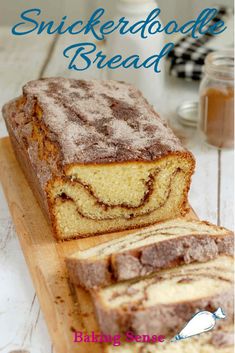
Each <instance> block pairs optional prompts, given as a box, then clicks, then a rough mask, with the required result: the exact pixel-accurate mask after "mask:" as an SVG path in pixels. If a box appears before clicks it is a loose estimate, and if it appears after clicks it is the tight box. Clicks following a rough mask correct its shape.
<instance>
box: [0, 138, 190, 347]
mask: <svg viewBox="0 0 235 353" xmlns="http://www.w3.org/2000/svg"><path fill="white" fill-rule="evenodd" d="M0 165H1V170H0V180H1V182H2V185H3V189H4V193H5V195H6V199H7V201H8V205H9V209H10V212H11V215H12V219H13V222H14V225H15V228H16V232H17V234H18V237H19V240H20V244H21V248H22V250H23V253H24V256H25V260H26V262H27V265H28V268H29V271H30V273H31V277H32V280H33V283H34V286H35V289H36V293H37V296H38V298H39V301H40V305H41V308H42V310H43V313H44V317H45V319H46V322H47V326H48V330H49V333H50V335H51V338H52V341H53V345H54V348H55V351H56V353H76V352H79V353H89V352H94V349H95V353H100V352H102V347H100V346H98V344H96V345H95V347H94V344H93V345H89V344H87V343H79V344H75V343H73V332H74V331H83V332H91V331H96V332H97V331H98V327H97V323H96V320H95V316H94V313H93V307H92V303H91V300H90V296H89V294H88V293H87V292H86V291H84V290H83V289H81V288H77V289H75V288H74V287H73V285H72V284H71V283H70V281H69V278H68V276H67V271H66V267H65V262H64V258H65V256H66V255H69V254H71V253H73V252H75V251H77V250H78V249H87V248H89V247H91V246H94V245H97V244H99V243H101V242H105V241H107V240H109V239H111V238H112V239H114V238H117V237H121V236H123V235H125V234H127V233H132V231H127V232H119V233H112V234H107V235H102V236H96V237H89V238H86V239H78V240H71V241H67V242H60V243H57V242H56V241H55V239H54V237H53V235H52V232H51V229H50V227H49V225H48V224H47V222H46V219H45V218H44V215H43V214H42V212H41V209H40V208H39V205H38V203H37V201H36V199H35V198H34V195H33V193H32V191H31V189H30V188H29V185H28V183H27V181H26V179H25V177H24V175H23V173H22V171H21V169H20V167H19V165H18V162H17V161H16V159H15V155H14V153H13V150H12V147H11V144H10V141H9V138H4V139H1V140H0ZM187 217H191V218H195V214H194V213H193V212H190V214H189V215H188V216H187ZM98 332H99V331H98Z"/></svg>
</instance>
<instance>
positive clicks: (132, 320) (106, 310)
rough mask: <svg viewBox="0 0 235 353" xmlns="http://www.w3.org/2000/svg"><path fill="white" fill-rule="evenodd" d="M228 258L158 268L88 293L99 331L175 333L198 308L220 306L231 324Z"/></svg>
mask: <svg viewBox="0 0 235 353" xmlns="http://www.w3.org/2000/svg"><path fill="white" fill-rule="evenodd" d="M233 265H234V263H233V257H232V256H219V257H218V258H216V259H214V260H211V261H208V262H206V263H194V264H189V265H183V266H179V267H176V268H173V269H168V270H162V271H160V272H157V273H155V274H153V275H151V276H149V277H145V278H142V279H139V280H138V279H137V280H132V281H125V282H122V283H118V284H114V285H111V286H109V287H106V288H102V289H96V290H95V291H94V292H92V296H93V303H94V306H95V309H96V314H97V318H98V322H99V326H100V330H101V332H103V333H105V334H111V335H114V334H116V333H117V332H120V333H124V334H125V333H126V332H127V331H132V332H134V333H135V334H137V335H138V334H139V335H143V334H149V335H154V334H156V332H157V333H161V334H163V335H168V336H169V335H172V336H174V335H175V334H176V333H177V332H178V331H180V330H181V329H182V327H184V325H185V323H186V322H187V321H189V320H190V319H191V317H192V316H193V315H194V314H195V313H196V312H197V311H200V310H209V311H211V312H214V311H215V310H217V309H218V308H219V307H221V308H222V309H223V311H224V312H225V313H226V320H224V323H223V320H221V322H219V323H218V327H219V325H225V326H226V325H229V324H232V323H233V314H234V308H233Z"/></svg>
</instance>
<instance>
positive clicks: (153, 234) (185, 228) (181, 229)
mask: <svg viewBox="0 0 235 353" xmlns="http://www.w3.org/2000/svg"><path fill="white" fill-rule="evenodd" d="M190 235H192V236H205V238H206V236H215V237H220V236H221V237H224V236H226V235H228V236H229V235H230V236H233V232H232V231H230V230H227V229H226V228H223V227H218V226H216V225H213V224H210V223H209V222H206V221H198V220H186V219H183V218H178V219H174V220H168V221H165V222H160V223H158V224H155V225H154V226H151V227H148V228H146V229H142V230H140V231H137V232H135V233H132V234H128V235H126V236H124V237H121V238H118V239H113V240H110V241H107V242H105V243H102V244H99V245H97V246H94V247H92V248H89V249H86V250H83V251H77V252H76V253H74V254H72V255H70V256H69V258H70V259H74V260H75V259H78V260H88V261H90V260H91V259H94V258H96V257H98V258H99V259H101V258H104V257H106V256H109V255H111V254H117V253H122V252H126V251H131V250H134V249H138V248H141V247H144V246H147V245H150V244H156V243H159V242H162V241H166V240H169V239H174V238H179V237H185V236H190Z"/></svg>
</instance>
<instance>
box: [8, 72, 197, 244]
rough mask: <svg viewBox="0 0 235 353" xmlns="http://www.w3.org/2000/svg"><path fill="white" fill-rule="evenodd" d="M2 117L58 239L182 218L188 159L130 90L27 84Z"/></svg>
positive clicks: (116, 85)
mask: <svg viewBox="0 0 235 353" xmlns="http://www.w3.org/2000/svg"><path fill="white" fill-rule="evenodd" d="M3 116H4V118H5V121H6V125H7V128H8V131H9V135H10V137H11V141H12V145H13V147H14V149H15V153H16V156H17V158H18V160H19V162H20V164H21V166H22V168H23V170H24V172H25V174H26V176H27V178H28V180H29V183H30V185H31V187H32V189H33V191H34V193H35V195H36V196H37V198H38V200H39V202H40V204H41V206H42V207H43V209H44V210H45V211H46V214H47V215H48V218H49V220H50V222H51V224H52V227H53V229H54V233H55V235H56V237H57V238H58V239H70V238H76V237H86V236H89V235H94V234H100V233H107V232H113V231H120V230H126V229H134V228H138V227H142V226H147V225H151V224H153V223H156V222H159V221H162V220H165V219H169V218H174V217H177V216H180V215H184V214H185V213H186V212H187V194H188V190H189V186H190V180H191V175H192V173H193V170H194V158H193V156H192V154H191V153H190V152H188V151H187V150H186V149H185V148H184V147H183V146H182V145H181V143H180V141H179V140H178V139H177V137H176V136H175V135H174V134H173V132H172V131H171V130H170V128H169V127H168V126H167V125H166V123H165V122H164V121H163V120H162V119H161V118H160V117H159V116H158V114H157V113H156V112H155V111H154V110H153V108H152V107H151V106H150V105H149V104H148V103H147V101H146V100H145V99H144V98H143V96H142V95H141V93H140V92H139V91H138V90H137V89H135V88H134V87H132V86H130V85H128V84H126V83H123V82H116V81H95V80H94V81H83V80H73V79H64V78H48V79H41V80H36V81H31V82H29V83H27V84H26V85H25V86H24V87H23V95H22V96H21V97H19V98H17V99H15V100H13V101H11V102H9V103H7V104H6V105H5V106H4V107H3Z"/></svg>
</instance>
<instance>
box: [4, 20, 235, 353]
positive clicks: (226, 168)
mask: <svg viewBox="0 0 235 353" xmlns="http://www.w3.org/2000/svg"><path fill="white" fill-rule="evenodd" d="M73 40H74V42H76V41H77V38H76V40H75V39H73ZM66 43H67V45H69V44H72V41H71V38H64V37H60V38H56V37H51V36H47V37H41V36H38V37H37V36H34V35H32V36H31V37H13V36H12V35H11V34H10V29H9V28H2V27H0V106H2V104H3V103H5V102H6V101H8V100H9V99H11V98H13V97H15V96H17V95H19V94H20V92H21V87H22V85H23V84H24V83H25V82H27V81H29V80H32V79H36V78H39V77H45V76H66V77H74V78H80V77H83V78H101V77H102V78H103V77H105V73H104V72H102V71H99V70H96V69H94V68H92V69H90V70H89V71H85V72H83V73H81V74H80V73H79V74H78V73H77V72H72V71H68V70H67V68H66V61H65V59H64V58H63V57H62V51H63V49H64V48H65V47H66V46H67V45H66ZM197 92H198V85H197V84H195V83H187V82H184V81H182V80H177V79H172V78H168V79H167V87H166V90H165V91H164V98H165V105H164V106H162V107H161V110H162V111H163V113H164V114H165V117H166V118H168V119H171V120H174V117H175V110H176V107H177V106H178V105H179V104H180V103H182V102H183V101H185V100H197V99H198V96H197ZM188 134H189V135H190V134H191V136H190V139H189V141H188V143H187V146H188V148H189V149H190V150H191V151H192V152H193V153H194V155H195V157H196V161H197V169H196V173H195V175H194V177H193V183H192V187H191V191H190V203H191V205H192V207H193V208H194V210H195V211H196V213H197V214H198V216H199V217H200V218H201V219H207V220H209V221H211V222H214V223H217V224H221V225H224V226H226V227H229V228H233V178H234V177H233V152H232V151H222V152H219V151H218V150H216V149H211V148H208V147H206V146H203V145H202V144H201V143H200V141H199V140H198V137H197V134H196V133H193V132H188ZM5 135H7V131H6V128H5V125H4V122H3V119H2V117H1V114H0V137H3V136H5ZM0 168H1V166H0ZM20 350H21V351H22V352H25V351H28V352H30V353H51V352H53V346H52V344H51V341H50V338H49V336H48V332H47V328H46V324H45V321H44V319H43V314H42V312H41V310H40V306H39V303H38V300H37V297H36V295H35V291H34V288H33V285H32V281H31V279H30V275H29V271H28V269H27V267H26V264H25V261H24V258H23V255H22V252H21V249H20V246H19V243H18V240H17V237H16V234H15V231H14V226H13V224H12V221H11V217H10V214H9V211H8V207H7V203H6V201H5V198H4V195H3V192H2V189H1V187H0V352H1V353H10V352H12V351H17V352H18V351H20Z"/></svg>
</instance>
